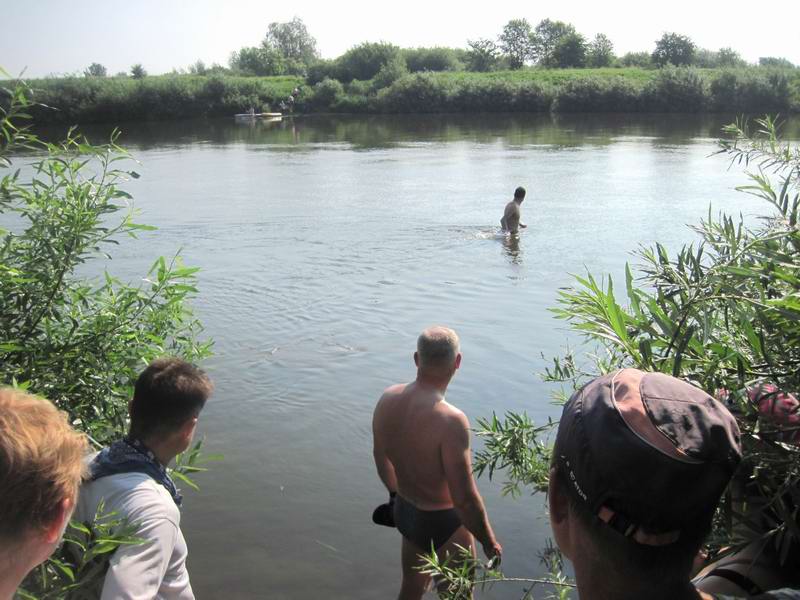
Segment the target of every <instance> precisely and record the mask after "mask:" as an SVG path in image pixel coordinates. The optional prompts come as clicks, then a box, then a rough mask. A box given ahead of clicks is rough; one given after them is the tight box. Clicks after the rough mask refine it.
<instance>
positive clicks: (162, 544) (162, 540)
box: [101, 518, 178, 600]
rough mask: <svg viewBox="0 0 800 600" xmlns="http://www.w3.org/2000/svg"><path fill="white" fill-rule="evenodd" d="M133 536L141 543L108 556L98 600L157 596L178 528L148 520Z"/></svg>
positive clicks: (121, 548) (166, 522) (120, 549)
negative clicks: (140, 539) (100, 594)
mask: <svg viewBox="0 0 800 600" xmlns="http://www.w3.org/2000/svg"><path fill="white" fill-rule="evenodd" d="M136 537H138V538H142V539H143V540H145V541H144V543H142V544H131V545H123V546H120V547H119V548H118V549H117V550H116V552H114V556H112V557H111V561H110V562H109V566H108V572H107V573H106V578H105V581H104V583H103V593H102V596H101V600H119V599H121V600H142V599H144V598H155V597H156V596H157V595H158V590H159V588H160V587H161V582H162V581H163V579H164V575H165V574H166V572H167V568H168V567H169V563H170V559H171V558H172V552H173V549H174V548H175V542H176V540H177V538H178V528H177V526H176V525H175V524H174V523H173V522H172V521H170V520H169V519H165V518H156V519H149V520H147V521H144V522H142V523H141V524H140V526H139V529H138V530H137V531H136Z"/></svg>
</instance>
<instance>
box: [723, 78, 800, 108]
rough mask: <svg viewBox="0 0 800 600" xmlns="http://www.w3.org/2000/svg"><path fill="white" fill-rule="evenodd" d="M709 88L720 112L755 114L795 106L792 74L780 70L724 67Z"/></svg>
mask: <svg viewBox="0 0 800 600" xmlns="http://www.w3.org/2000/svg"><path fill="white" fill-rule="evenodd" d="M709 88H710V92H711V99H712V103H713V107H714V109H715V110H717V111H720V112H736V113H748V114H754V113H759V112H762V111H770V112H787V111H789V110H790V109H791V104H792V92H791V87H790V82H789V78H788V77H787V75H786V73H784V72H782V71H780V70H761V69H759V70H755V69H750V70H747V71H745V70H728V71H722V72H720V73H719V74H718V75H717V76H716V77H715V78H714V79H712V80H711V83H710V86H709Z"/></svg>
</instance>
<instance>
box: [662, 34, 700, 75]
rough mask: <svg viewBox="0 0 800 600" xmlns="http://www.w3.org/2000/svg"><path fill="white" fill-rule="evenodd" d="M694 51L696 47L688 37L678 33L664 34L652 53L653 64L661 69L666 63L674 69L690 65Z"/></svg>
mask: <svg viewBox="0 0 800 600" xmlns="http://www.w3.org/2000/svg"><path fill="white" fill-rule="evenodd" d="M696 50H697V47H696V46H695V45H694V42H693V41H692V40H691V39H690V38H689V37H688V36H685V35H681V34H679V33H665V34H664V35H662V36H661V39H660V40H658V41H657V42H656V49H655V50H654V51H653V62H654V63H655V64H657V65H658V66H659V67H663V66H664V65H666V64H668V63H670V64H673V65H675V66H676V67H679V66H681V65H690V64H692V60H693V59H694V54H695V52H696Z"/></svg>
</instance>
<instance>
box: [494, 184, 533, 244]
mask: <svg viewBox="0 0 800 600" xmlns="http://www.w3.org/2000/svg"><path fill="white" fill-rule="evenodd" d="M523 200H525V188H524V187H521V186H520V187H518V188H517V189H516V190H514V199H513V200H512V201H511V202H509V203H508V204H506V208H505V210H504V211H503V218H502V219H500V227H502V228H503V231H508V232H509V233H517V232H518V231H519V228H520V227H522V228H525V227H527V225H525V223H522V222H520V217H521V213H520V210H519V207H520V205H521V204H522V201H523Z"/></svg>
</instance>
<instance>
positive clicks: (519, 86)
mask: <svg viewBox="0 0 800 600" xmlns="http://www.w3.org/2000/svg"><path fill="white" fill-rule="evenodd" d="M29 84H30V86H31V87H32V88H33V89H34V90H35V91H36V99H37V101H38V102H40V103H41V104H43V105H45V106H39V107H36V109H35V110H34V111H32V112H33V113H34V114H33V117H34V120H35V122H36V123H37V124H55V123H60V124H84V123H119V122H123V121H141V120H152V121H165V120H178V119H190V118H207V117H228V116H232V115H233V114H235V113H238V112H245V111H247V110H248V109H249V108H250V107H254V108H255V109H256V110H257V111H261V110H263V111H267V110H280V107H279V105H280V103H281V102H282V101H284V100H285V99H286V98H287V97H288V96H289V95H290V94H291V92H292V90H294V89H295V88H297V89H298V90H299V95H298V98H297V102H296V107H295V110H296V111H297V112H303V113H312V112H334V113H350V114H403V113H485V112H532V113H547V112H554V113H573V112H589V113H611V112H614V113H642V112H658V113H733V114H748V115H762V114H765V113H772V114H775V113H780V114H784V115H785V114H787V113H792V112H800V70H798V69H778V68H765V67H749V68H738V69H697V68H692V67H689V68H687V67H681V68H673V67H667V68H664V69H659V70H652V69H637V68H627V69H616V68H605V69H524V70H517V71H496V72H490V73H472V72H465V71H456V72H436V73H434V72H422V73H413V74H406V75H403V76H401V77H398V78H397V79H394V80H386V79H381V78H380V77H378V76H376V77H375V78H373V79H371V80H368V81H361V80H353V81H351V82H349V83H346V84H344V83H341V82H340V81H338V80H335V79H324V80H323V81H321V82H319V83H316V84H315V85H314V86H311V85H308V84H307V83H306V81H305V80H304V79H303V78H301V77H294V76H282V77H239V76H227V75H211V76H197V75H164V76H156V77H145V78H143V79H132V78H128V77H108V78H104V77H71V78H51V79H38V80H32V81H30V82H29Z"/></svg>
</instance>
